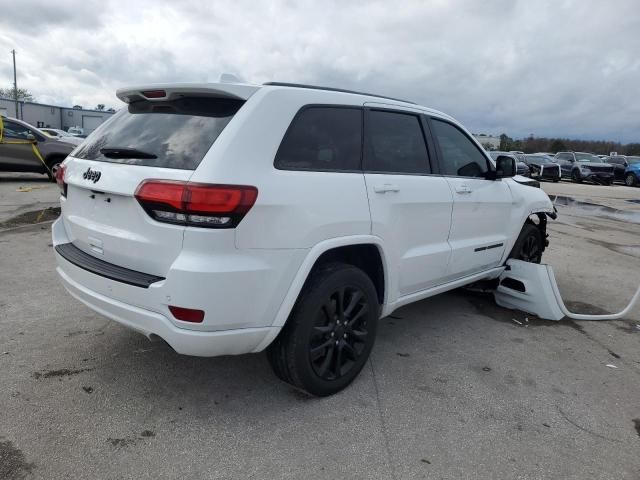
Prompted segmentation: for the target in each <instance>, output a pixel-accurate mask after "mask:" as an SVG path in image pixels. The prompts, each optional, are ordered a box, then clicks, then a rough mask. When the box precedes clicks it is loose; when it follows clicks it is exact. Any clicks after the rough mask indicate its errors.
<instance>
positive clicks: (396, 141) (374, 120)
mask: <svg viewBox="0 0 640 480" xmlns="http://www.w3.org/2000/svg"><path fill="white" fill-rule="evenodd" d="M364 168H365V170H366V171H369V172H381V173H422V174H424V173H430V168H429V153H428V151H427V145H426V143H425V141H424V135H423V133H422V126H421V125H420V119H419V118H418V117H417V116H416V115H411V114H405V113H396V112H389V111H380V110H370V111H368V112H367V119H366V132H365V155H364Z"/></svg>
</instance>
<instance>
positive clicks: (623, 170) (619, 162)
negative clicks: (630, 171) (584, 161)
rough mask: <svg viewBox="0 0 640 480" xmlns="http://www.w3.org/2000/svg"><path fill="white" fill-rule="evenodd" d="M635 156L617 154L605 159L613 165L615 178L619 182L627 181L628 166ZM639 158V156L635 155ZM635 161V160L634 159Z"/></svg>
mask: <svg viewBox="0 0 640 480" xmlns="http://www.w3.org/2000/svg"><path fill="white" fill-rule="evenodd" d="M633 158H634V157H631V156H626V155H616V156H613V157H607V160H605V161H606V162H607V163H610V164H611V165H613V174H614V177H615V178H614V180H615V181H618V182H623V183H625V184H626V183H627V167H628V166H629V165H630V160H629V159H633ZM635 158H638V157H635ZM632 163H635V161H632Z"/></svg>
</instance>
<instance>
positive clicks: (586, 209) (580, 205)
mask: <svg viewBox="0 0 640 480" xmlns="http://www.w3.org/2000/svg"><path fill="white" fill-rule="evenodd" d="M549 198H550V199H551V201H552V202H553V204H554V205H555V206H557V207H571V208H573V209H574V210H578V211H581V212H582V213H585V214H587V215H591V216H595V217H603V218H608V219H610V220H619V221H622V222H631V223H637V224H640V212H638V211H626V210H619V209H617V208H613V207H607V206H605V205H600V204H598V203H591V202H583V201H581V200H576V199H575V198H573V197H566V196H564V195H549ZM628 201H631V200H628Z"/></svg>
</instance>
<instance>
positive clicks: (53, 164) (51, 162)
mask: <svg viewBox="0 0 640 480" xmlns="http://www.w3.org/2000/svg"><path fill="white" fill-rule="evenodd" d="M63 161H64V157H53V158H47V167H49V169H48V170H47V176H48V177H49V180H50V181H52V182H55V181H56V179H55V177H54V176H53V173H54V172H55V169H56V168H58V167H59V166H60V164H61V163H62V162H63Z"/></svg>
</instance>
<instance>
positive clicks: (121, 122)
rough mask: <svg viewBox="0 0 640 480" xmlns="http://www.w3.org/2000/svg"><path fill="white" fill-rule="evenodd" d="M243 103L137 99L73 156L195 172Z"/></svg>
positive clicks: (238, 101)
mask: <svg viewBox="0 0 640 480" xmlns="http://www.w3.org/2000/svg"><path fill="white" fill-rule="evenodd" d="M243 103H244V101H243V100H235V99H229V98H211V97H188V98H180V99H176V100H171V101H160V102H150V101H146V100H144V101H139V102H134V103H131V104H130V105H128V106H127V108H123V109H122V110H120V111H119V112H118V113H116V114H115V115H114V116H113V117H112V118H111V119H110V120H108V121H107V122H105V123H103V124H102V125H100V127H98V128H97V129H96V130H95V131H94V132H93V134H92V135H91V136H90V137H89V138H87V140H86V141H85V142H84V143H83V144H82V145H81V146H80V147H79V148H78V149H77V150H76V151H75V152H74V153H73V156H74V157H76V158H82V159H86V160H97V161H100V162H112V163H126V164H128V165H144V166H152V167H163V168H178V169H184V170H195V169H196V168H197V166H198V165H199V164H200V162H201V161H202V159H203V157H204V156H205V154H206V153H207V151H208V150H209V149H210V148H211V145H213V142H215V140H216V138H218V135H220V133H221V132H222V130H224V127H226V126H227V124H228V123H229V121H231V119H232V118H233V116H234V115H235V114H236V112H237V111H238V110H239V109H240V107H241V106H242V105H243Z"/></svg>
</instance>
